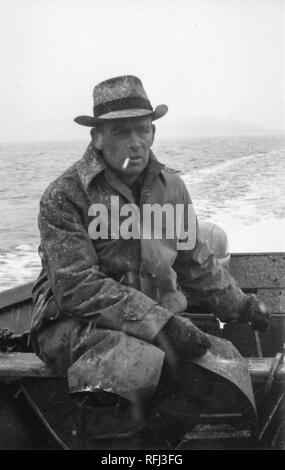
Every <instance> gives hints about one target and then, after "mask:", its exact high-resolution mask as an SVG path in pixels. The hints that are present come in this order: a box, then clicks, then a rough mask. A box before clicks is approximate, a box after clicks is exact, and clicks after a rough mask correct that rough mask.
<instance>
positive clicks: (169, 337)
mask: <svg viewBox="0 0 285 470" xmlns="http://www.w3.org/2000/svg"><path fill="white" fill-rule="evenodd" d="M169 343H170V346H172V347H173V349H174V350H176V351H179V352H184V353H187V357H188V358H189V359H194V358H196V357H199V356H203V355H204V354H205V353H206V351H207V349H208V348H209V347H210V346H211V343H210V340H209V338H208V336H207V335H206V334H205V333H203V331H201V330H199V328H197V327H196V326H195V325H194V324H193V323H192V322H191V320H189V319H188V318H184V317H181V316H179V315H175V316H173V317H172V318H171V319H170V320H169V321H168V322H167V323H166V325H165V326H164V327H163V328H162V329H161V330H160V332H159V333H158V335H157V336H156V338H155V341H154V344H156V345H157V346H158V347H160V348H161V349H162V350H164V351H166V352H168V351H169Z"/></svg>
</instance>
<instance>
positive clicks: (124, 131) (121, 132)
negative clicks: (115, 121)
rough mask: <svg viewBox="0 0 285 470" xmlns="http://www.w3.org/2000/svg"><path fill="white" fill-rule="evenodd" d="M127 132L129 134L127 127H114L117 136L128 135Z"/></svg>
mask: <svg viewBox="0 0 285 470" xmlns="http://www.w3.org/2000/svg"><path fill="white" fill-rule="evenodd" d="M128 134H129V130H128V129H116V130H115V135H118V136H125V135H128Z"/></svg>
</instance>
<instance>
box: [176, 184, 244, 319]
mask: <svg viewBox="0 0 285 470" xmlns="http://www.w3.org/2000/svg"><path fill="white" fill-rule="evenodd" d="M182 201H183V204H184V223H185V232H186V233H187V231H188V230H189V231H190V230H191V231H192V230H193V229H194V231H195V232H196V243H195V246H194V248H193V249H191V250H180V251H178V255H177V258H176V260H175V263H174V269H175V271H176V273H177V280H178V283H179V285H180V287H181V289H182V291H183V292H184V293H185V295H186V297H188V299H189V303H190V305H191V303H193V304H200V305H202V306H204V307H205V308H206V309H207V310H208V311H211V312H213V313H215V314H216V315H217V316H218V318H220V320H221V321H223V322H228V321H232V320H236V319H238V318H239V316H240V312H241V310H242V309H243V308H244V307H245V305H246V302H247V296H246V295H245V294H244V293H243V292H242V290H241V289H240V288H239V286H238V284H237V282H236V281H235V280H234V278H233V277H232V276H231V275H230V273H229V272H228V270H227V269H225V268H223V267H222V266H221V265H220V264H219V263H218V260H217V259H216V257H215V256H214V254H213V253H212V252H211V250H210V248H209V246H208V244H207V242H204V241H203V240H202V238H201V234H200V230H199V224H198V220H197V217H196V216H195V217H194V225H195V227H189V226H188V222H189V223H190V221H188V204H191V205H192V201H191V198H190V196H189V193H188V191H187V189H186V187H185V185H184V183H183V182H182ZM192 209H193V207H192ZM193 210H194V209H193ZM186 224H187V225H186ZM192 225H193V221H192ZM192 233H193V232H192Z"/></svg>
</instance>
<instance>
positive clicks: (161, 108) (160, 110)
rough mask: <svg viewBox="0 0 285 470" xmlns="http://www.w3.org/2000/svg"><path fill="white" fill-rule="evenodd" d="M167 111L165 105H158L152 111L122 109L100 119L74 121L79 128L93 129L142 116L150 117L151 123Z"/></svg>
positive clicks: (78, 117)
mask: <svg viewBox="0 0 285 470" xmlns="http://www.w3.org/2000/svg"><path fill="white" fill-rule="evenodd" d="M167 111H168V107H167V106H166V104H159V105H158V106H156V108H155V110H154V111H150V110H149V109H124V110H121V111H112V112H110V113H107V114H103V115H102V116H100V117H94V116H77V117H76V118H74V121H75V122H76V123H77V124H80V125H81V126H87V127H94V126H96V124H98V123H102V122H104V121H112V120H114V119H128V118H136V117H143V116H151V119H152V121H155V120H156V119H160V118H162V117H163V116H164V115H165V114H166V113H167Z"/></svg>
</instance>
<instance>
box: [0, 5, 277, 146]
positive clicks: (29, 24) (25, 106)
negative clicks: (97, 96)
mask: <svg viewBox="0 0 285 470" xmlns="http://www.w3.org/2000/svg"><path fill="white" fill-rule="evenodd" d="M284 31H285V0H176V1H173V0H144V1H142V0H1V2H0V57H1V88H0V122H1V126H0V142H7V141H12V142H13V141H16V142H17V141H31V140H72V139H85V138H86V136H87V133H88V132H89V131H88V129H87V128H84V127H82V126H78V125H77V124H75V123H74V122H73V118H74V117H75V116H77V115H80V114H92V90H93V87H94V85H96V84H97V83H98V82H100V81H102V80H105V79H107V78H110V77H112V76H117V75H124V74H133V75H137V76H138V77H140V78H141V80H142V82H143V84H144V87H145V89H146V91H147V94H148V96H149V98H150V100H151V102H152V104H153V106H156V105H157V104H160V103H166V104H167V105H168V106H169V112H168V114H167V116H165V117H164V118H163V119H161V121H159V122H158V123H157V128H158V129H159V132H160V135H162V136H175V135H180V134H181V135H183V134H185V136H186V135H192V134H193V135H195V133H196V134H197V132H198V133H199V132H201V133H202V134H203V133H204V134H211V132H212V133H219V134H223V133H231V132H233V133H234V131H235V130H236V131H237V132H241V133H247V131H248V133H254V132H260V133H262V132H265V133H266V132H269V133H280V132H283V129H285V127H284V124H285V112H284V109H285V98H284V96H285V94H284V83H285V80H284V78H285V69H284V64H285V32H284Z"/></svg>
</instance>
